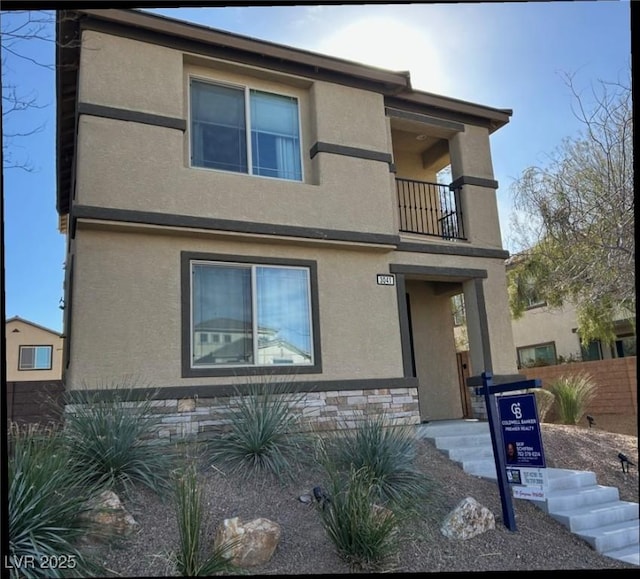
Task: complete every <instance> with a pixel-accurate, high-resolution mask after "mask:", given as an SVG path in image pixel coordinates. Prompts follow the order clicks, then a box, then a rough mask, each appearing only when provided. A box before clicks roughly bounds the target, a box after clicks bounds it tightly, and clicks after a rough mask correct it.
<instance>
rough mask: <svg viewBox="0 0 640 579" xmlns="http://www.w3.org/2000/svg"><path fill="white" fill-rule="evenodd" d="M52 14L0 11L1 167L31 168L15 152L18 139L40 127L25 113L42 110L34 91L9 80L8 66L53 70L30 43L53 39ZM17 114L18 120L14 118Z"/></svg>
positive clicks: (50, 63)
mask: <svg viewBox="0 0 640 579" xmlns="http://www.w3.org/2000/svg"><path fill="white" fill-rule="evenodd" d="M54 22H55V13H54V12H44V11H42V12H41V11H32V10H12V11H2V12H1V13H0V51H1V53H2V58H1V64H0V66H1V68H2V166H3V169H15V168H19V169H23V170H26V171H30V170H32V165H31V163H30V161H29V160H28V158H27V156H25V155H20V154H18V151H17V148H18V144H17V143H18V142H19V140H20V138H21V137H28V136H30V135H33V134H36V133H38V132H40V131H41V130H42V129H43V125H42V124H38V123H37V122H36V123H34V122H33V121H32V120H31V119H30V118H29V115H28V111H30V110H33V109H43V108H46V107H47V106H50V105H51V103H43V102H41V100H40V99H39V97H38V95H37V94H36V93H34V92H29V91H25V90H24V89H23V88H22V87H20V86H17V85H16V84H15V83H13V82H11V81H10V80H9V74H8V72H9V70H10V67H12V66H14V65H16V64H18V63H21V64H25V63H26V64H28V65H32V66H36V67H42V68H46V69H50V70H53V69H54V67H55V64H54V63H53V62H41V61H39V60H37V59H35V58H33V57H32V56H31V55H30V51H29V49H28V43H29V42H52V43H53V42H55V31H54ZM18 117H19V122H18V121H17V119H18Z"/></svg>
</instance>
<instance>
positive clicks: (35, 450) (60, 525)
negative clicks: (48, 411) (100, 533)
mask: <svg viewBox="0 0 640 579" xmlns="http://www.w3.org/2000/svg"><path fill="white" fill-rule="evenodd" d="M8 438H9V441H10V445H11V453H10V456H9V460H8V464H7V474H8V484H9V493H8V512H9V558H8V560H9V561H10V562H11V563H12V565H11V566H12V567H13V568H12V569H10V571H9V573H10V576H11V577H27V578H30V577H61V576H62V575H63V574H64V575H67V576H68V575H72V576H78V577H89V576H91V575H95V574H100V572H101V571H104V570H103V569H102V568H101V567H100V566H99V565H98V564H97V563H96V562H94V561H93V560H91V559H90V558H89V557H87V556H86V555H85V554H84V553H83V552H82V551H81V550H80V549H79V547H78V545H77V541H78V539H80V538H81V537H82V536H83V535H84V534H85V533H86V532H87V531H88V530H90V525H91V523H90V521H89V520H88V519H87V517H86V514H87V513H88V511H89V510H90V509H91V507H90V502H91V500H92V499H93V498H95V496H96V494H97V492H98V487H97V486H96V485H95V484H94V483H92V481H91V480H90V477H89V476H88V475H87V474H86V473H83V472H82V471H79V470H77V469H76V468H74V465H73V462H72V460H71V457H70V453H69V450H68V448H67V447H66V446H65V444H64V441H63V439H62V437H61V435H60V433H59V432H57V431H48V432H44V431H42V430H34V429H29V430H26V429H21V428H18V427H15V426H14V427H12V428H11V430H10V432H9V436H8ZM26 557H33V559H32V561H34V564H33V565H28V566H25V565H24V564H23V565H20V564H19V562H20V561H22V562H24V561H26V559H25V558H26ZM56 557H57V559H53V561H60V562H64V563H65V564H66V566H67V567H68V569H66V570H63V569H61V568H48V569H47V568H45V567H46V562H47V561H48V560H50V559H52V558H56ZM53 561H52V562H53ZM42 563H45V565H42Z"/></svg>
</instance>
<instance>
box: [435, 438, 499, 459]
mask: <svg viewBox="0 0 640 579" xmlns="http://www.w3.org/2000/svg"><path fill="white" fill-rule="evenodd" d="M429 440H432V441H433V443H434V444H435V445H436V448H437V449H439V450H448V449H451V448H489V450H490V451H492V452H493V450H492V447H491V435H490V434H489V433H488V432H487V433H482V434H450V435H447V436H441V435H438V436H435V437H434V438H430V439H429ZM492 456H493V454H492Z"/></svg>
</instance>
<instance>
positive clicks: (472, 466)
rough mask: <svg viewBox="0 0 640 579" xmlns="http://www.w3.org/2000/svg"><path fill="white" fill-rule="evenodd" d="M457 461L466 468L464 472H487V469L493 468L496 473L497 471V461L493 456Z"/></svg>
mask: <svg viewBox="0 0 640 579" xmlns="http://www.w3.org/2000/svg"><path fill="white" fill-rule="evenodd" d="M456 462H458V464H460V466H462V469H463V470H464V472H468V473H469V474H478V473H479V472H485V471H491V470H493V473H494V474H495V472H496V463H495V462H494V461H493V459H492V458H490V459H486V458H484V459H483V458H478V459H467V460H463V461H461V462H459V461H456Z"/></svg>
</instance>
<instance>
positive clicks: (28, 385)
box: [6, 380, 64, 425]
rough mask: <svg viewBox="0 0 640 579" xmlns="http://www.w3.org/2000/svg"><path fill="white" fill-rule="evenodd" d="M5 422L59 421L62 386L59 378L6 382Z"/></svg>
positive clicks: (61, 405)
mask: <svg viewBox="0 0 640 579" xmlns="http://www.w3.org/2000/svg"><path fill="white" fill-rule="evenodd" d="M6 396H7V422H9V421H13V422H18V423H20V424H34V423H40V424H43V425H45V424H47V423H49V422H56V423H60V422H61V420H62V413H63V399H64V386H63V385H62V381H60V380H38V381H29V382H7V392H6Z"/></svg>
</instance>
